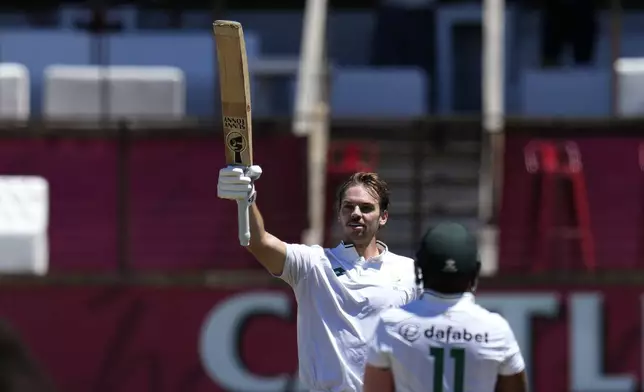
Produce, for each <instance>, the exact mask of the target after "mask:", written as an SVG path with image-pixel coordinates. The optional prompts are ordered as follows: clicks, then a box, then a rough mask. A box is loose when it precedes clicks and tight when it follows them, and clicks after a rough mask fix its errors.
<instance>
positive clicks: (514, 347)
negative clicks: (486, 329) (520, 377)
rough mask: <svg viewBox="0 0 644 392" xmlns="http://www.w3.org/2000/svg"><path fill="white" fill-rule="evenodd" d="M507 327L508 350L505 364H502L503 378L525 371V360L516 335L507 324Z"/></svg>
mask: <svg viewBox="0 0 644 392" xmlns="http://www.w3.org/2000/svg"><path fill="white" fill-rule="evenodd" d="M506 326H507V332H506V350H505V354H504V358H503V362H501V367H500V369H499V374H500V375H502V376H512V375H514V374H517V373H520V372H522V371H523V370H525V361H524V360H523V355H522V354H521V349H520V348H519V344H518V343H517V340H516V338H515V337H514V333H513V332H512V329H511V328H510V326H509V325H508V324H507V322H506Z"/></svg>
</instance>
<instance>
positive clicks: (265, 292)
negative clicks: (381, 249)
mask: <svg viewBox="0 0 644 392" xmlns="http://www.w3.org/2000/svg"><path fill="white" fill-rule="evenodd" d="M312 3H314V1H309V2H308V3H307V4H309V5H310V4H312ZM318 3H319V2H318ZM401 3H405V2H400V1H398V2H397V1H395V0H392V1H390V2H386V1H383V2H381V3H379V2H375V1H366V0H362V1H361V0H351V1H350V0H344V1H330V2H329V5H328V7H329V9H328V18H327V22H326V26H327V28H326V30H327V33H326V46H325V49H326V50H325V53H324V57H323V63H322V64H319V65H322V67H321V68H320V69H321V70H322V71H323V72H322V74H321V75H320V77H319V79H320V80H321V82H320V85H321V86H323V87H324V88H325V89H327V90H328V91H326V93H322V94H321V95H320V97H321V98H320V101H321V102H322V105H321V106H319V107H317V108H318V109H320V112H319V113H318V115H319V118H317V117H316V119H314V120H312V121H311V122H312V123H314V124H315V125H317V126H318V128H316V127H315V126H313V128H312V129H317V130H318V131H319V132H326V131H328V147H324V143H327V141H326V140H325V139H324V138H322V139H320V143H322V145H323V147H322V148H316V144H315V143H310V140H312V139H311V138H312V137H313V136H311V135H309V136H306V135H302V132H297V131H296V130H295V127H294V126H293V121H292V120H293V117H294V108H295V107H296V106H297V99H298V94H297V84H298V71H299V70H300V69H301V67H302V63H301V61H300V60H301V57H300V53H301V50H302V49H301V48H302V47H303V46H302V45H301V44H302V36H303V32H304V31H306V23H304V22H303V21H304V18H303V15H304V4H303V2H302V1H288V0H281V1H272V2H270V3H269V2H264V1H250V0H246V1H241V0H235V1H234V2H225V1H215V2H214V3H212V4H211V3H208V2H201V1H198V0H191V1H182V2H174V1H170V0H167V1H159V2H146V1H141V2H128V1H122V2H110V3H109V4H107V3H100V2H96V3H91V4H86V3H79V2H73V1H69V2H48V3H46V4H45V3H37V2H28V1H25V2H20V3H17V2H13V3H6V4H5V3H3V5H1V6H0V117H1V118H2V124H0V175H2V176H40V177H42V178H44V179H45V180H46V181H47V184H48V197H47V205H48V207H47V208H48V211H47V224H46V227H45V228H44V234H43V235H44V238H46V241H45V243H46V249H47V252H46V257H45V259H46V271H42V270H38V271H36V269H34V267H33V266H30V265H29V263H30V261H25V262H24V264H25V265H24V266H23V267H24V268H25V269H26V270H25V271H15V270H12V269H10V268H8V267H6V263H5V262H4V261H3V263H2V264H3V267H2V277H1V278H0V280H1V283H2V284H1V285H0V292H2V295H1V296H0V317H2V319H3V321H4V322H5V323H6V324H8V325H10V326H12V327H13V328H14V329H15V330H16V331H17V332H18V333H19V335H20V338H21V341H22V342H23V343H24V344H25V346H26V347H27V348H28V350H29V351H30V352H31V354H32V355H33V357H34V358H35V359H36V361H37V362H38V363H39V364H41V365H42V367H43V369H44V371H45V372H46V374H47V375H49V376H50V377H51V378H52V380H53V382H54V384H55V386H56V388H57V390H60V391H70V392H81V391H122V392H133V391H137V392H139V391H155V392H160V391H179V390H180V391H239V392H242V391H243V392H255V391H257V392H260V391H265V392H273V391H275V392H277V391H294V390H298V388H299V387H298V383H297V378H296V376H295V374H296V364H297V356H296V342H295V303H294V300H293V297H292V295H291V293H290V291H289V290H288V288H287V287H285V285H284V284H283V283H281V282H279V281H277V280H276V279H272V278H270V277H269V276H268V274H267V273H265V272H264V271H263V270H261V269H260V267H259V266H258V265H257V264H256V263H255V262H254V261H253V260H252V259H251V258H250V257H249V256H248V255H247V254H246V253H245V252H244V251H243V249H241V248H240V247H239V246H238V245H237V239H236V230H235V229H233V228H234V227H235V226H236V218H235V214H234V213H231V211H230V206H229V204H228V203H225V202H222V201H220V200H218V199H217V197H216V176H217V171H218V170H219V168H220V167H221V166H222V165H223V164H224V157H223V153H224V150H223V149H224V146H223V142H222V135H221V126H220V118H219V117H218V116H219V114H218V113H219V100H218V94H219V90H218V84H217V69H216V54H215V52H214V41H213V39H212V35H211V32H210V26H211V23H212V21H213V20H214V19H231V20H238V21H240V22H242V23H243V25H244V29H245V32H246V35H247V40H248V41H249V44H248V48H249V58H250V68H251V75H252V85H253V114H254V118H255V122H254V144H255V147H254V148H255V154H256V156H255V160H256V162H257V163H259V164H260V165H262V167H263V169H264V172H265V174H264V175H263V176H262V178H261V180H260V181H259V185H258V187H259V189H260V193H259V200H258V202H259V204H260V206H261V207H262V210H263V212H264V214H265V218H266V224H267V227H268V228H270V230H271V231H272V232H274V233H275V234H277V235H279V236H280V237H281V238H282V239H283V240H286V241H289V242H301V241H303V240H304V239H305V238H309V239H310V238H311V237H306V236H305V233H306V232H307V230H309V229H310V228H311V226H313V223H312V220H315V219H317V220H318V224H319V223H320V216H319V214H320V209H319V208H315V206H318V207H319V204H320V200H324V206H325V207H326V213H325V214H324V219H323V220H322V226H319V227H318V232H317V233H314V234H317V235H318V237H319V236H320V235H321V234H324V235H323V238H324V242H325V243H326V244H327V245H328V244H332V243H333V242H334V241H335V233H334V232H333V230H332V229H331V228H332V225H333V223H334V219H333V217H332V213H331V214H329V211H330V209H329V206H330V204H329V203H330V202H331V201H332V189H333V187H334V185H335V184H337V182H338V181H339V180H340V179H341V178H343V177H344V176H345V175H346V174H348V173H350V172H352V171H354V170H357V169H372V170H376V171H378V172H380V173H381V174H382V175H383V176H384V177H385V179H386V180H388V182H389V183H390V185H391V188H392V198H393V204H392V210H391V215H392V216H391V219H390V222H389V224H388V227H387V229H386V230H385V231H384V232H383V239H384V240H385V241H386V242H387V243H388V244H389V246H390V248H391V249H393V250H395V251H396V252H399V253H403V254H407V255H411V254H412V253H413V249H414V247H415V245H416V241H417V239H418V238H419V237H420V235H421V233H422V232H423V231H424V230H425V229H426V228H427V227H429V226H431V225H432V224H434V223H436V222H438V221H442V220H456V221H459V222H462V223H464V224H466V225H467V226H468V227H470V228H472V229H473V230H476V231H477V232H478V233H479V234H480V239H481V246H482V255H483V258H484V263H485V268H484V269H485V278H484V279H483V281H482V282H481V289H480V294H479V300H480V301H481V302H482V303H484V304H485V305H487V306H489V307H491V308H494V309H496V310H498V311H500V312H502V313H503V314H504V315H505V316H506V317H507V318H508V319H509V320H510V322H511V324H512V326H513V328H514V329H515V331H516V333H517V338H518V339H519V342H520V344H521V346H522V349H523V350H524V352H525V355H526V358H527V359H528V366H529V371H530V374H531V384H532V389H533V390H534V391H537V392H542V391H543V392H545V391H549V392H550V391H552V392H555V391H577V392H591V391H596V392H609V391H610V392H613V391H614V392H618V391H641V390H643V389H644V387H643V385H644V374H643V372H644V371H643V370H642V369H643V368H644V360H643V355H644V339H643V335H644V324H643V323H642V318H643V315H644V302H643V299H644V297H643V296H642V294H643V290H642V285H643V284H644V279H642V276H644V275H643V274H642V268H643V264H642V258H643V257H644V254H643V252H644V249H642V245H641V244H642V242H643V241H642V238H643V237H644V215H642V214H643V211H642V202H643V201H644V194H643V193H642V192H643V191H644V144H642V142H644V131H642V129H643V127H642V126H643V125H644V121H641V120H640V119H638V117H639V115H640V113H641V112H642V111H644V106H642V103H641V102H642V97H643V96H644V93H643V91H644V84H643V83H642V81H643V80H644V68H642V67H641V65H640V63H639V61H640V60H639V58H640V57H644V48H643V47H642V45H641V42H642V35H643V34H644V32H643V30H642V27H641V26H642V25H643V24H642V23H644V12H643V11H642V10H640V9H639V8H641V4H639V3H638V2H628V1H622V2H619V1H617V0H615V1H612V2H606V3H601V4H600V3H598V4H595V3H593V2H591V1H574V0H571V1H568V2H550V1H546V0H544V1H537V0H534V1H510V0H508V1H507V3H506V4H505V7H506V11H505V13H504V18H505V22H503V26H504V27H505V31H504V32H503V40H501V42H502V43H503V45H502V50H503V57H502V59H503V64H504V69H503V70H502V76H503V78H502V79H503V80H502V84H497V87H498V86H501V89H502V92H503V94H502V95H501V98H502V102H503V105H502V106H503V112H504V116H505V122H504V123H503V127H502V128H498V127H490V126H489V125H486V124H487V123H486V121H484V120H485V118H486V117H485V114H486V113H485V108H486V103H485V100H486V97H488V98H489V97H490V96H492V97H493V96H494V92H490V91H489V90H488V91H486V90H485V89H484V88H482V86H483V85H484V83H483V79H484V78H485V77H487V76H486V74H485V70H484V69H483V68H482V67H481V63H482V61H481V60H482V59H483V58H484V57H485V56H486V54H485V53H486V50H488V49H486V45H489V44H490V43H489V42H488V41H487V40H485V39H484V38H485V34H484V31H486V28H487V27H489V26H486V25H485V23H484V20H488V19H484V18H485V17H486V16H485V15H484V14H482V12H481V11H482V8H483V7H484V6H485V5H484V4H481V2H468V1H465V0H463V1H458V0H452V1H441V0H436V1H425V2H424V1H421V2H419V3H422V4H421V8H420V9H413V8H412V9H408V8H405V7H401V6H400V4H401ZM407 3H413V2H407ZM491 3H496V4H501V5H503V4H502V2H494V1H489V2H485V4H486V5H489V4H491ZM101 15H106V17H105V18H101V17H100V16H101ZM101 21H102V22H106V23H101ZM401 26H403V27H404V28H403V27H401ZM560 49H561V50H560ZM497 58H501V57H497ZM625 58H626V59H628V60H627V61H624V60H623V59H625ZM643 61H644V60H643ZM97 65H114V66H123V65H127V66H135V68H129V70H128V72H130V71H131V72H133V73H134V74H136V75H138V78H139V79H141V80H144V81H146V82H145V83H139V84H136V83H134V82H127V80H126V81H125V82H123V81H122V80H120V79H119V77H118V72H114V73H113V74H110V73H109V72H105V73H104V74H100V72H98V75H99V78H98V79H96V80H99V81H102V80H108V82H106V83H105V85H107V86H110V85H111V84H113V85H114V86H117V87H115V88H114V94H115V95H118V94H119V93H118V91H117V90H119V88H120V89H122V90H120V91H121V92H120V94H121V95H118V97H119V98H117V99H112V100H110V99H109V96H110V94H112V93H111V92H110V91H111V90H110V88H109V87H108V88H104V84H103V83H102V82H101V83H95V82H96V80H94V81H92V80H93V79H92V78H91V77H87V76H86V75H87V74H91V70H92V68H91V67H93V66H97ZM70 66H82V67H86V68H82V67H81V68H78V67H75V68H65V67H70ZM150 66H166V67H168V66H169V67H172V68H171V69H165V71H168V72H167V73H165V74H163V75H165V76H163V77H159V79H154V80H152V81H148V79H146V78H147V76H145V74H146V72H147V73H149V74H152V72H150V70H151V68H145V67H150ZM51 67H54V68H51ZM136 67H138V68H136ZM93 69H94V70H97V69H99V70H104V68H93ZM88 70H89V71H88ZM57 72H58V73H57ZM65 72H67V73H65ZM136 72H139V73H138V74H137V73H136ZM57 75H58V76H57ZM61 75H63V76H61ZM65 75H67V76H65ZM69 75H71V76H69ZM82 75H85V76H82ZM115 75H116V76H115ZM164 77H165V79H164ZM125 79H127V78H125ZM87 80H90V81H89V82H88V81H87ZM133 80H135V82H136V81H137V80H138V79H136V78H134V79H133ZM25 81H28V82H25ZM139 81H140V80H139ZM119 83H121V84H119ZM128 83H130V84H129V87H128ZM146 83H147V84H146ZM155 83H156V84H155ZM118 86H120V87H118ZM123 86H125V87H123ZM123 89H124V90H123ZM123 91H125V93H123ZM159 91H162V92H164V93H163V94H159ZM490 94H491V95H490ZM160 95H161V96H163V97H168V99H167V100H164V99H156V98H158V96H160ZM497 95H498V91H497ZM97 97H98V98H97ZM170 97H172V99H170ZM99 98H100V99H99ZM103 98H106V99H103ZM491 99H493V98H491ZM88 102H98V103H97V104H92V103H88ZM106 102H107V103H106ZM325 113H327V114H328V115H327V116H325V115H324V114H325ZM320 150H321V151H322V152H323V154H322V155H323V156H324V157H327V158H328V159H327V162H325V163H324V164H323V167H322V168H323V169H324V170H323V171H322V172H323V174H324V175H323V179H324V182H325V183H326V185H327V186H326V189H327V191H326V192H325V195H319V194H314V193H315V192H312V191H311V189H312V188H311V187H312V186H314V185H315V184H311V173H312V170H313V169H311V168H312V167H313V168H315V163H318V164H319V161H316V160H315V159H314V157H312V156H311V154H315V153H316V152H318V153H319V151H320ZM317 158H319V156H318V157H317ZM319 167H320V166H317V168H319ZM285 170H288V173H289V174H288V175H289V178H293V180H292V181H288V182H287V181H284V177H283V176H284V175H285V174H283V173H285ZM8 178H10V177H3V181H4V180H6V179H8ZM320 196H324V197H323V198H320ZM7 197H10V198H14V199H15V200H18V201H17V202H18V204H19V205H20V204H21V203H22V204H24V205H27V204H29V202H30V201H29V200H28V197H27V196H25V195H22V194H19V193H16V192H15V190H12V189H11V187H10V186H8V185H7V184H6V183H2V185H0V254H2V256H0V257H2V258H5V259H7V260H8V259H9V256H10V255H11V252H12V249H13V248H12V244H13V243H14V241H17V240H16V234H15V233H14V232H12V231H11V230H12V229H13V228H14V227H13V226H12V225H11V224H8V223H7V222H9V219H8V217H10V216H11V217H15V213H14V212H15V205H16V204H11V203H7V200H8V199H7ZM21 197H26V199H24V200H23V199H21ZM15 200H14V202H15ZM315 203H317V204H315ZM12 208H13V210H12ZM316 213H317V214H318V215H316ZM320 227H322V232H320V230H319V229H320ZM5 261H6V260H5ZM29 268H32V270H30V269H29ZM45 272H46V273H45ZM3 347H4V346H1V347H0V355H4V354H7V353H6V352H3V350H5V349H4V348H3Z"/></svg>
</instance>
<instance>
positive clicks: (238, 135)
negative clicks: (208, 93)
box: [213, 20, 253, 166]
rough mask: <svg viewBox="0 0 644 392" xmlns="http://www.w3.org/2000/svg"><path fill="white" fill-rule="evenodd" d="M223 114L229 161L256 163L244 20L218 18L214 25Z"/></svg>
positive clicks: (245, 164)
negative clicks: (242, 24)
mask: <svg viewBox="0 0 644 392" xmlns="http://www.w3.org/2000/svg"><path fill="white" fill-rule="evenodd" d="M213 30H214V34H215V40H216V43H217V63H218V65H219V84H220V89H221V105H222V115H223V128H224V142H225V145H226V163H227V164H229V165H242V166H250V165H252V164H253V137H252V129H251V106H250V82H249V77H248V60H247V58H246V45H245V42H244V33H243V30H242V27H241V24H239V23H238V22H233V21H224V20H217V21H215V23H214V25H213Z"/></svg>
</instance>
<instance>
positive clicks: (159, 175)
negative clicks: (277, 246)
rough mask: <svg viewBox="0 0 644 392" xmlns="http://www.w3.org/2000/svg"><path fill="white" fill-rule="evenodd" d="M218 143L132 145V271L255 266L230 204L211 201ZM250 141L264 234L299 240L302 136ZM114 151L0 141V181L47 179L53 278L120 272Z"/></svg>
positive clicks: (66, 142) (104, 146)
mask: <svg viewBox="0 0 644 392" xmlns="http://www.w3.org/2000/svg"><path fill="white" fill-rule="evenodd" d="M220 139H221V138H220V137H219V135H214V136H213V137H194V136H186V137H185V138H181V137H176V136H175V137H171V138H163V139H160V138H157V139H140V140H137V141H134V142H132V145H131V147H130V151H131V152H130V158H129V161H128V163H127V170H128V172H129V176H130V179H129V188H130V189H129V230H130V233H129V234H130V241H129V246H130V260H131V265H132V267H133V268H136V269H154V270H194V269H203V268H214V267H233V268H248V267H256V263H255V262H253V260H252V259H251V258H250V257H248V255H247V254H246V252H245V251H244V250H243V249H242V248H241V247H240V246H239V244H238V240H237V214H236V208H235V204H234V203H232V202H227V201H224V200H219V199H218V198H217V174H218V171H219V169H220V168H222V167H223V166H224V146H223V142H222V141H221V140H220ZM254 143H255V147H254V151H255V162H256V163H258V164H260V165H261V166H262V168H263V170H264V174H263V175H262V178H261V179H260V180H259V181H258V185H257V187H258V190H259V194H258V205H260V206H261V208H262V211H263V213H264V215H265V219H266V224H267V227H268V228H269V229H270V228H272V229H273V230H274V231H275V234H277V235H279V236H280V237H281V238H282V239H284V240H285V241H300V240H301V238H300V236H301V232H302V230H303V229H304V228H305V227H306V200H307V199H306V181H305V175H306V173H305V170H306V160H305V153H306V148H305V146H306V142H305V139H300V138H295V137H292V136H275V137H266V138H256V140H255V142H254ZM116 146H117V144H116V142H114V141H110V140H100V139H84V140H83V139H65V138H62V139H61V138H58V139H31V138H29V139H27V138H19V139H5V140H2V142H1V143H0V174H4V175H7V174H17V175H40V176H43V177H45V178H46V179H47V180H48V181H49V184H50V192H51V221H50V231H49V232H50V252H51V253H50V254H51V259H50V265H51V270H52V271H54V272H58V271H74V272H82V271H109V270H114V269H115V268H117V255H118V252H117V229H118V226H117V219H118V216H117V194H118V193H117V183H118V178H117V147H116ZM287 179H288V181H287Z"/></svg>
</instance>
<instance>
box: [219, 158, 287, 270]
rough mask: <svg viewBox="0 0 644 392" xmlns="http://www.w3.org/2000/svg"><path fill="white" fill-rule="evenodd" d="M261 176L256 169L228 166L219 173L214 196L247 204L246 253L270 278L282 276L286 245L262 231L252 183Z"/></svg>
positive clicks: (262, 222) (261, 220)
mask: <svg viewBox="0 0 644 392" xmlns="http://www.w3.org/2000/svg"><path fill="white" fill-rule="evenodd" d="M261 174H262V169H261V168H260V167H259V166H257V165H254V166H250V167H248V168H244V167H237V166H228V167H225V168H223V169H221V170H220V171H219V182H218V183H217V196H218V197H219V198H221V199H229V200H235V201H238V202H239V201H242V202H243V201H244V200H247V201H248V203H249V205H250V207H249V223H250V244H249V245H248V247H246V248H247V249H248V251H249V252H250V253H252V254H253V256H255V258H256V259H257V261H259V262H260V263H261V264H262V265H263V266H264V268H266V269H267V270H268V272H270V273H271V274H273V275H281V274H282V271H283V270H284V262H285V260H286V244H285V243H284V242H283V241H281V240H280V239H279V238H277V237H275V236H274V235H272V234H270V233H268V232H267V231H266V230H265V229H264V219H263V218H262V214H261V213H260V212H259V208H257V205H256V204H255V199H256V197H257V192H256V190H255V181H256V180H257V179H259V177H260V176H261Z"/></svg>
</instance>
